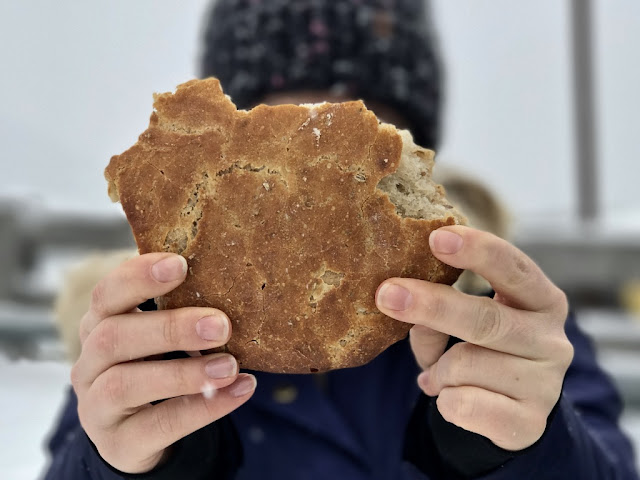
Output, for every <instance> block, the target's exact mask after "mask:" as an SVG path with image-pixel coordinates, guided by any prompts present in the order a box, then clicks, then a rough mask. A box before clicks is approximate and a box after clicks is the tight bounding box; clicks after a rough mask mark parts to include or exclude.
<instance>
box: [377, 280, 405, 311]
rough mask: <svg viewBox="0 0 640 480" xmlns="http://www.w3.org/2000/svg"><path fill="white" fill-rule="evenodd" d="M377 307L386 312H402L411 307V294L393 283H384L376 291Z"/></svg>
mask: <svg viewBox="0 0 640 480" xmlns="http://www.w3.org/2000/svg"><path fill="white" fill-rule="evenodd" d="M377 300H378V305H379V306H381V307H382V308H386V309H387V310H395V311H398V312H400V311H402V310H406V309H407V308H409V307H410V306H411V303H412V302H413V295H411V292H410V291H409V290H407V289H406V288H404V287H401V286H400V285H396V284H395V283H385V284H384V285H382V287H380V290H379V291H378V298H377Z"/></svg>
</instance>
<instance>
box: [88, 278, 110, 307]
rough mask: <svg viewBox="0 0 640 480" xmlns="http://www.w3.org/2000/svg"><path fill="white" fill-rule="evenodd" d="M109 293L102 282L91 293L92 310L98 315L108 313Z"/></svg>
mask: <svg viewBox="0 0 640 480" xmlns="http://www.w3.org/2000/svg"><path fill="white" fill-rule="evenodd" d="M106 302H107V293H106V288H105V287H104V284H103V283H102V282H100V283H98V284H97V285H96V286H95V287H93V290H92V291H91V303H90V307H89V308H90V309H91V310H93V311H94V312H96V313H97V314H102V313H103V312H105V311H106Z"/></svg>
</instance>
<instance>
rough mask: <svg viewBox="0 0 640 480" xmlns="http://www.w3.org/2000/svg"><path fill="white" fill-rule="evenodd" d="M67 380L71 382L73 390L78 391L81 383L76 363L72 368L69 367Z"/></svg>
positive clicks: (78, 367)
mask: <svg viewBox="0 0 640 480" xmlns="http://www.w3.org/2000/svg"><path fill="white" fill-rule="evenodd" d="M69 378H70V380H71V385H72V386H73V388H74V389H75V390H76V392H77V390H78V387H79V386H80V382H81V378H82V376H81V372H80V366H79V365H78V362H76V363H75V364H74V365H73V367H71V372H70V373H69Z"/></svg>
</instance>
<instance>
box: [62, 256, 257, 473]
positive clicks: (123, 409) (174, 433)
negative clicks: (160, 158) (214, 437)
mask: <svg viewBox="0 0 640 480" xmlns="http://www.w3.org/2000/svg"><path fill="white" fill-rule="evenodd" d="M186 271H187V263H186V261H185V260H184V258H182V257H180V256H178V255H175V254H171V253H151V254H147V255H142V256H140V257H137V258H134V259H132V260H130V261H128V262H125V263H124V264H122V265H121V266H120V267H118V268H116V269H115V270H114V271H113V272H111V273H110V274H108V275H107V276H106V277H105V278H104V279H102V281H101V282H100V283H99V284H98V285H97V286H96V288H95V289H94V291H93V297H92V302H91V307H90V308H89V311H88V312H87V313H86V314H85V315H84V317H83V319H82V322H81V325H80V340H81V342H82V353H81V355H80V358H79V359H78V361H77V363H76V364H75V365H74V366H73V369H72V371H71V381H72V384H73V387H74V389H75V392H76V394H77V396H78V415H79V417H80V423H81V424H82V427H83V428H84V430H85V432H86V433H87V435H88V436H89V438H90V439H91V440H92V441H93V443H94V444H95V446H96V447H97V449H98V452H99V453H100V455H101V456H102V458H104V460H105V461H107V462H108V463H109V464H111V465H112V466H113V467H115V468H116V469H118V470H120V471H123V472H127V473H141V472H147V471H149V470H151V469H153V468H154V467H155V466H156V465H157V464H158V463H159V462H160V461H161V460H162V459H163V456H164V454H165V452H166V451H167V448H168V447H169V446H170V445H172V444H173V443H175V442H176V441H177V440H179V439H180V438H182V437H184V436H186V435H188V434H190V433H192V432H194V431H196V430H198V429H200V428H201V427H203V426H205V425H207V424H209V423H211V422H213V421H215V420H217V419H219V418H220V417H222V416H224V415H226V414H228V413H230V412H231V411H233V410H234V409H236V408H238V407H239V406H240V405H242V404H243V403H244V402H246V401H247V400H248V399H249V397H251V394H252V393H253V391H254V389H255V386H256V381H255V377H253V376H252V375H246V374H240V375H238V364H237V362H236V360H235V359H234V358H233V357H232V356H231V355H227V354H222V353H216V354H211V355H206V356H202V357H194V358H185V359H176V360H149V359H147V360H145V358H146V357H150V356H152V355H158V354H163V353H166V352H173V351H182V350H184V351H192V350H206V349H210V348H214V347H219V346H221V345H224V344H225V343H226V342H227V340H228V339H229V335H230V334H231V326H230V322H229V319H228V318H227V317H226V315H225V314H224V313H222V312H221V311H219V310H215V309H212V308H181V309H176V310H165V311H156V312H140V310H138V309H137V308H136V306H137V305H139V304H140V303H142V302H143V301H145V300H147V299H148V298H153V297H157V296H160V295H163V294H165V293H167V292H170V291H171V290H173V289H174V288H176V287H177V286H178V285H179V284H181V283H182V282H183V281H184V279H185V275H186ZM162 399H167V400H165V401H164V402H160V403H157V404H155V405H152V404H151V402H153V401H156V400H162Z"/></svg>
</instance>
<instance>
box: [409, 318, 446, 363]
mask: <svg viewBox="0 0 640 480" xmlns="http://www.w3.org/2000/svg"><path fill="white" fill-rule="evenodd" d="M448 341H449V335H447V334H445V333H442V332H438V331H436V330H433V329H432V328H429V327H425V326H424V325H414V326H413V327H411V330H410V331H409V342H410V343H411V350H413V354H414V355H415V357H416V360H417V362H418V365H420V367H421V368H422V369H423V370H426V369H427V368H429V367H430V366H431V365H433V364H434V363H436V362H437V361H438V359H439V358H440V357H441V356H442V354H443V353H444V350H445V348H446V347H447V342H448Z"/></svg>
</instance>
